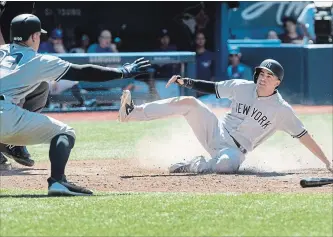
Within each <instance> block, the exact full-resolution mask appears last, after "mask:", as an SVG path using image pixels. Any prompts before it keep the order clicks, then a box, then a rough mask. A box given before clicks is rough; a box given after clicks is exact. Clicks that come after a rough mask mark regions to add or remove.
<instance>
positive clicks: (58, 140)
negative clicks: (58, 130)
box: [51, 134, 75, 149]
mask: <svg viewBox="0 0 333 237" xmlns="http://www.w3.org/2000/svg"><path fill="white" fill-rule="evenodd" d="M59 145H60V146H61V145H62V146H64V147H65V148H66V149H72V148H73V147H74V145H75V137H73V136H71V135H68V134H59V135H57V136H55V137H54V138H53V139H52V140H51V146H59Z"/></svg>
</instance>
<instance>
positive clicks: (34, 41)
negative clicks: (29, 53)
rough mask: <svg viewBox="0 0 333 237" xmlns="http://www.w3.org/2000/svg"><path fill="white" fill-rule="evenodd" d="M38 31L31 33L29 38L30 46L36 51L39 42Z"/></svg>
mask: <svg viewBox="0 0 333 237" xmlns="http://www.w3.org/2000/svg"><path fill="white" fill-rule="evenodd" d="M40 35H41V33H40V32H36V33H34V34H32V35H31V39H32V48H33V49H34V50H35V51H37V50H38V48H39V44H40Z"/></svg>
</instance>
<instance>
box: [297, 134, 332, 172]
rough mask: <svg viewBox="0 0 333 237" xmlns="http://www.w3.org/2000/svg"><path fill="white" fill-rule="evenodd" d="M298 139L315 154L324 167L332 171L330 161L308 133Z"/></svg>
mask: <svg viewBox="0 0 333 237" xmlns="http://www.w3.org/2000/svg"><path fill="white" fill-rule="evenodd" d="M299 141H300V142H301V143H302V144H303V145H304V146H305V147H306V148H308V149H309V150H310V151H311V152H312V153H313V154H314V155H315V156H317V157H318V158H319V159H320V160H321V161H322V162H323V163H324V164H325V165H326V168H327V169H328V170H329V171H331V172H332V173H333V167H332V164H331V162H330V161H329V160H328V159H327V157H326V156H325V154H324V152H323V151H322V149H321V148H320V147H319V145H318V144H317V143H316V141H315V140H314V139H313V138H312V137H311V136H310V135H309V133H307V134H305V135H303V136H302V137H301V138H300V139H299Z"/></svg>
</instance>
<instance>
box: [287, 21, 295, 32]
mask: <svg viewBox="0 0 333 237" xmlns="http://www.w3.org/2000/svg"><path fill="white" fill-rule="evenodd" d="M286 30H287V32H288V33H294V32H295V31H296V25H295V24H294V23H293V22H291V21H287V22H286Z"/></svg>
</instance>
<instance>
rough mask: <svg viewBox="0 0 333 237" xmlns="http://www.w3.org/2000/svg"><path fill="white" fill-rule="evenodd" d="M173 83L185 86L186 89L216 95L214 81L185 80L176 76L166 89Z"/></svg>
mask: <svg viewBox="0 0 333 237" xmlns="http://www.w3.org/2000/svg"><path fill="white" fill-rule="evenodd" d="M172 83H176V84H178V85H180V86H184V87H186V88H189V89H193V90H196V91H200V92H203V93H208V94H215V93H216V89H215V88H216V83H215V82H212V81H203V80H195V79H191V78H183V77H181V76H179V75H176V76H173V77H171V79H170V80H169V81H168V83H167V84H166V86H165V87H166V88H168V87H169V86H170V85H171V84H172Z"/></svg>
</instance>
